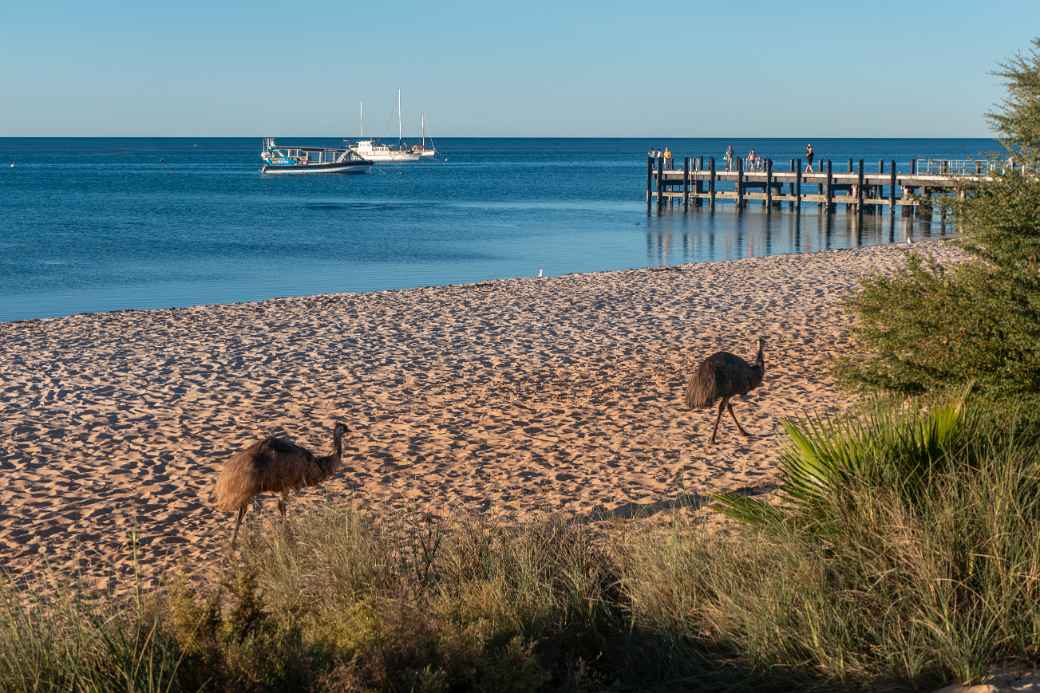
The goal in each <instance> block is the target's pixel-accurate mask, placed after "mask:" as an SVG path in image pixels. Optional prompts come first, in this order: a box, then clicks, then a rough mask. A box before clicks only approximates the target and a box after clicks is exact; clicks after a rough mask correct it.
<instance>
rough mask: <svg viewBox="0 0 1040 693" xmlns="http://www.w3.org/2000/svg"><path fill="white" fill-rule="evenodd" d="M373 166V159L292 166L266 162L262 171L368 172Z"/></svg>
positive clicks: (287, 172)
mask: <svg viewBox="0 0 1040 693" xmlns="http://www.w3.org/2000/svg"><path fill="white" fill-rule="evenodd" d="M371 167H372V162H371V161H356V160H354V161H339V162H329V163H326V164H293V165H291V166H271V165H270V164H264V165H263V167H261V169H260V173H263V174H265V175H287V174H297V175H299V174H307V173H366V172H367V171H368V170H369V169H370V168H371Z"/></svg>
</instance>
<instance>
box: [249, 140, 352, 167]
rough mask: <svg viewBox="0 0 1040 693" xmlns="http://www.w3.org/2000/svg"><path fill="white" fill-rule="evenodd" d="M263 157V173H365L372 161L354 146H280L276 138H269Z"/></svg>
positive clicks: (262, 151) (265, 141)
mask: <svg viewBox="0 0 1040 693" xmlns="http://www.w3.org/2000/svg"><path fill="white" fill-rule="evenodd" d="M260 159H261V160H262V161H263V162H264V165H263V166H262V167H261V168H260V172H261V173H267V174H288V173H295V174H301V173H364V172H365V171H368V170H369V168H371V166H372V162H371V161H369V160H367V159H365V158H364V157H362V156H359V155H358V154H357V152H355V151H353V150H352V149H351V148H350V147H344V148H337V147H311V146H306V145H279V144H277V143H276V142H275V140H274V138H273V137H265V138H264V144H263V149H261V151H260Z"/></svg>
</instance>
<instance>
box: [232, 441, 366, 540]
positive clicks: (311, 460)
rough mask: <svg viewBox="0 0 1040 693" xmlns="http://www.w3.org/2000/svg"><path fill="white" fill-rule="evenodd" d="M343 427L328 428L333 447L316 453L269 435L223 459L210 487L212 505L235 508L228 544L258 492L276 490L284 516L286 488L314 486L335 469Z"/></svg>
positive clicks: (286, 502) (234, 536)
mask: <svg viewBox="0 0 1040 693" xmlns="http://www.w3.org/2000/svg"><path fill="white" fill-rule="evenodd" d="M346 432H347V427H346V426H345V425H343V424H342V423H337V424H336V425H335V426H334V427H333V429H332V439H333V445H334V449H335V451H334V452H333V453H332V454H331V455H326V456H323V457H316V456H315V455H314V454H312V453H311V452H310V450H307V449H306V448H304V447H301V446H299V445H297V444H296V443H294V442H292V441H291V440H289V439H288V438H282V437H279V436H269V437H267V438H265V439H263V440H261V441H259V442H257V443H253V444H252V445H250V446H249V447H248V448H246V449H245V450H241V451H239V452H237V453H235V455H234V456H233V457H232V458H231V459H229V460H228V461H227V462H225V463H224V468H223V469H222V470H220V477H219V478H218V479H217V484H216V486H215V487H214V489H213V496H214V500H215V504H216V506H217V507H218V508H219V509H221V510H225V511H229V512H230V511H233V510H237V511H238V520H237V521H236V522H235V532H234V534H232V536H231V548H232V549H234V548H235V541H236V540H237V539H238V529H239V527H240V526H241V525H242V518H243V516H245V514H246V507H247V506H248V505H249V502H250V501H251V500H253V498H255V497H256V496H258V495H260V494H261V493H280V494H281V496H282V497H281V498H279V499H278V511H279V512H280V513H281V514H282V519H283V520H284V519H285V508H286V505H287V504H288V502H289V492H290V491H298V490H299V489H301V488H303V487H304V486H317V485H318V484H320V483H321V482H323V481H325V479H328V478H329V477H330V476H332V475H333V474H335V473H336V471H337V470H338V469H339V467H340V461H341V460H342V458H343V443H342V438H343V434H344V433H346Z"/></svg>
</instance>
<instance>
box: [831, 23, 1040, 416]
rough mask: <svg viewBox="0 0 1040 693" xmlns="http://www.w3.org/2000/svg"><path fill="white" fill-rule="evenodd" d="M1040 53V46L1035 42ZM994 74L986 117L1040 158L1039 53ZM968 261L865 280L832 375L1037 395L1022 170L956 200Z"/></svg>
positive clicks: (1039, 243) (1033, 197) (882, 384)
mask: <svg viewBox="0 0 1040 693" xmlns="http://www.w3.org/2000/svg"><path fill="white" fill-rule="evenodd" d="M1034 45H1035V46H1036V47H1037V48H1038V49H1040V42H1034ZM1000 74H1001V75H1002V76H1003V77H1004V78H1005V79H1006V80H1007V81H1008V89H1009V97H1008V100H1007V101H1006V102H1005V104H1004V107H1003V109H1002V110H1001V111H1000V112H998V113H996V114H994V115H993V116H992V119H993V121H994V123H995V125H996V126H997V128H998V131H999V132H1000V133H1001V135H1002V136H1003V137H1004V138H1005V140H1006V143H1007V145H1008V147H1009V148H1010V149H1011V151H1013V152H1014V154H1015V156H1016V157H1017V159H1018V160H1019V161H1020V162H1027V163H1028V162H1036V161H1037V160H1038V158H1040V157H1038V153H1040V53H1037V52H1036V51H1034V52H1032V53H1030V54H1029V55H1028V56H1020V57H1019V58H1016V59H1015V60H1014V61H1012V62H1011V63H1009V64H1007V65H1006V66H1004V69H1003V70H1002V71H1001V72H1000ZM951 206H952V207H953V210H954V213H955V215H956V218H957V220H958V224H959V230H960V232H961V236H962V237H961V240H960V245H961V247H962V248H963V249H964V250H965V251H966V253H967V261H966V262H964V263H962V264H959V265H957V266H955V267H946V268H941V267H937V266H934V265H929V264H926V263H925V262H924V261H921V260H919V259H916V258H914V259H911V261H910V262H909V264H908V266H907V268H906V270H905V271H903V272H901V273H898V274H896V275H895V276H893V277H891V278H876V279H873V280H871V281H868V282H867V283H866V284H865V286H864V288H863V291H862V292H861V293H859V294H858V295H857V296H855V297H854V298H853V300H852V303H851V308H852V310H853V311H854V313H855V314H856V316H857V323H856V326H855V329H854V337H855V347H854V348H853V350H852V351H851V352H850V353H848V354H847V355H846V357H845V358H843V359H842V360H840V362H839V364H838V375H839V377H840V378H841V379H843V380H844V381H845V382H847V383H850V384H852V385H854V386H858V387H862V388H865V389H868V390H887V391H893V392H901V393H907V394H916V393H922V392H928V391H935V390H941V389H944V388H947V387H950V386H957V385H964V384H966V383H969V382H972V383H975V384H976V386H977V387H978V389H979V390H980V391H981V392H982V393H984V394H986V395H989V396H994V397H1009V396H1011V397H1026V398H1038V397H1040V262H1038V260H1040V178H1038V177H1037V176H1036V175H1034V174H1032V173H1025V174H1023V173H1022V172H1021V170H1019V171H1018V172H1015V173H1007V174H1006V175H1002V176H999V177H997V179H996V180H994V181H992V182H990V183H987V184H985V185H983V186H982V187H981V189H979V190H978V191H977V192H975V193H973V194H970V195H968V196H967V197H966V198H965V199H963V200H961V201H959V202H956V203H953V204H952V205H951Z"/></svg>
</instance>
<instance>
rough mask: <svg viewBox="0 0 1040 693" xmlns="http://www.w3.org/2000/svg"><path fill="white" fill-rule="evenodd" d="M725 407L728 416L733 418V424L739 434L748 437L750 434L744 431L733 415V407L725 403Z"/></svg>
mask: <svg viewBox="0 0 1040 693" xmlns="http://www.w3.org/2000/svg"><path fill="white" fill-rule="evenodd" d="M726 407H727V408H728V409H729V415H730V416H732V417H733V423H735V424H737V428H739V429H740V432H741V433H743V434H744V435H746V436H750V435H751V434H750V433H748V432H747V431H745V430H744V427H743V426H741V425H740V422H739V421H737V415H736V414H734V413H733V405H732V404H730V403H729V402H726Z"/></svg>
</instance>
